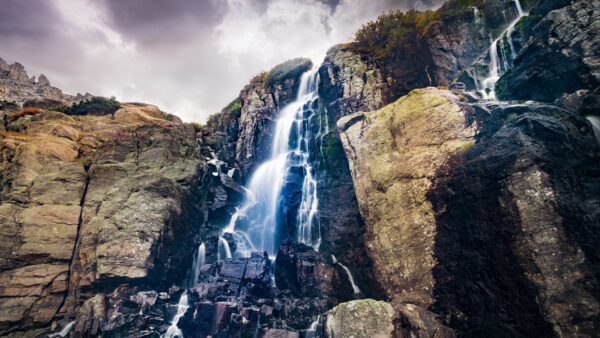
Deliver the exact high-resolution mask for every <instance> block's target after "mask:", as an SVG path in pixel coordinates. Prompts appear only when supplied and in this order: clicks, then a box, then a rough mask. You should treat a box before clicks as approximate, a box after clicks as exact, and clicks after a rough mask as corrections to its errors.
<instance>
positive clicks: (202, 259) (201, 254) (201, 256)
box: [192, 243, 206, 286]
mask: <svg viewBox="0 0 600 338" xmlns="http://www.w3.org/2000/svg"><path fill="white" fill-rule="evenodd" d="M204 264H206V245H204V243H202V244H200V246H199V247H198V253H197V254H196V257H194V264H193V268H192V271H193V272H194V276H193V278H192V281H193V283H192V286H194V285H196V284H197V283H198V274H199V273H200V267H202V265H204Z"/></svg>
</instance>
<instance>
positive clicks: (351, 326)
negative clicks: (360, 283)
mask: <svg viewBox="0 0 600 338" xmlns="http://www.w3.org/2000/svg"><path fill="white" fill-rule="evenodd" d="M395 317H396V314H395V311H394V309H393V308H392V306H391V305H390V304H389V303H386V302H383V301H376V300H373V299H361V300H354V301H351V302H348V303H342V304H339V305H338V306H336V307H334V308H333V309H332V310H331V311H329V312H328V313H327V319H326V323H325V336H326V337H329V338H338V337H341V338H349V337H357V338H358V337H360V338H367V337H369V338H388V337H392V333H393V332H394V319H395Z"/></svg>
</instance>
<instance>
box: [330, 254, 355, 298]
mask: <svg viewBox="0 0 600 338" xmlns="http://www.w3.org/2000/svg"><path fill="white" fill-rule="evenodd" d="M331 259H333V263H335V264H338V265H339V266H341V267H342V269H344V271H345V272H346V275H348V280H349V281H350V284H352V291H354V295H355V296H356V295H359V294H360V293H361V292H362V291H360V288H359V287H358V285H356V283H355V282H354V277H353V276H352V272H350V269H348V268H347V267H346V266H345V265H344V264H342V263H340V262H338V260H337V258H335V256H334V255H331Z"/></svg>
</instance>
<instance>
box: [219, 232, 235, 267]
mask: <svg viewBox="0 0 600 338" xmlns="http://www.w3.org/2000/svg"><path fill="white" fill-rule="evenodd" d="M221 251H223V253H224V254H225V258H226V259H227V258H231V257H232V256H231V249H230V248H229V243H228V242H227V240H225V238H223V237H219V243H218V245H217V260H218V261H220V260H222V259H223V256H221Z"/></svg>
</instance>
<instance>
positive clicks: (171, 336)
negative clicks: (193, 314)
mask: <svg viewBox="0 0 600 338" xmlns="http://www.w3.org/2000/svg"><path fill="white" fill-rule="evenodd" d="M189 307H190V303H189V301H188V295H187V293H186V292H184V293H183V294H182V295H181V298H179V303H177V314H176V315H175V317H173V320H172V321H171V326H169V328H168V329H167V332H165V334H164V335H163V338H175V337H179V338H183V332H181V329H180V328H179V327H178V326H177V323H179V319H180V318H181V317H183V315H184V314H185V312H186V311H187V309H188V308H189Z"/></svg>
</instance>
